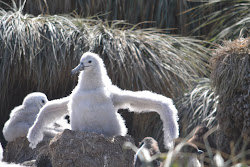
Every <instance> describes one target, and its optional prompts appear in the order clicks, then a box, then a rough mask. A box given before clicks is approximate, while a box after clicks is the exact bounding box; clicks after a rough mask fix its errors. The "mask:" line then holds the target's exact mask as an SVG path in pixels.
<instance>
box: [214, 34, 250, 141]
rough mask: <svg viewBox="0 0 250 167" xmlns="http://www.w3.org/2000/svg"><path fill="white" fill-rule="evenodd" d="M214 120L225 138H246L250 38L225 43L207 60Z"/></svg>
mask: <svg viewBox="0 0 250 167" xmlns="http://www.w3.org/2000/svg"><path fill="white" fill-rule="evenodd" d="M211 65H212V74H211V80H212V85H213V87H214V88H215V94H216V95H218V101H219V103H218V106H217V115H216V118H217V121H218V124H219V126H220V130H222V131H223V132H224V134H225V136H226V137H227V138H230V140H231V141H234V142H235V143H236V142H237V141H238V139H239V136H241V137H242V138H243V140H244V141H247V142H249V141H250V131H249V128H250V105H249V102H250V38H240V39H237V40H235V41H232V42H231V41H230V42H226V43H225V44H224V46H223V47H221V48H219V49H217V50H216V52H215V56H214V57H213V59H212V60H211Z"/></svg>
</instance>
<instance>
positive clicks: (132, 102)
mask: <svg viewBox="0 0 250 167" xmlns="http://www.w3.org/2000/svg"><path fill="white" fill-rule="evenodd" d="M110 91H111V94H112V101H113V104H114V106H115V108H116V109H121V108H123V109H129V110H130V111H134V112H147V111H148V112H149V111H155V112H157V113H158V114H159V115H160V117H161V120H162V121H163V131H164V144H165V146H166V147H167V148H172V147H173V141H174V139H175V138H177V137H178V136H179V126H178V123H177V121H178V115H177V109H176V108H175V106H174V105H173V102H172V100H171V99H170V98H167V97H165V96H162V95H160V94H156V93H153V92H150V91H137V92H133V91H128V90H121V89H119V88H117V87H116V86H112V87H111V89H110Z"/></svg>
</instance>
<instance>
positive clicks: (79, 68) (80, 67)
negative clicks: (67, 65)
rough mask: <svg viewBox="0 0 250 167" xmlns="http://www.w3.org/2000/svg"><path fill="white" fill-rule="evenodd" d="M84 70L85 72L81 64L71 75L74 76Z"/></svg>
mask: <svg viewBox="0 0 250 167" xmlns="http://www.w3.org/2000/svg"><path fill="white" fill-rule="evenodd" d="M82 70H84V64H79V65H78V66H76V67H75V68H74V69H73V70H71V75H74V74H76V73H78V72H80V71H82Z"/></svg>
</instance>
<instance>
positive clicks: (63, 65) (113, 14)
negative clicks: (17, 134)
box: [0, 0, 250, 148]
mask: <svg viewBox="0 0 250 167" xmlns="http://www.w3.org/2000/svg"><path fill="white" fill-rule="evenodd" d="M0 7H1V11H0V48H1V53H0V68H1V70H0V72H1V75H0V91H1V93H0V94H1V97H0V103H1V106H0V115H1V121H0V127H1V128H2V127H3V125H4V122H5V121H6V120H7V119H8V116H9V112H10V111H11V110H12V109H13V108H14V107H15V106H17V105H20V104H21V103H22V99H23V97H25V96H26V95H27V94H28V93H30V92H32V91H41V92H44V93H46V95H47V96H48V98H49V99H50V100H51V99H56V98H60V97H64V96H67V95H69V94H70V93H71V90H72V89H73V88H74V87H75V85H76V83H77V77H71V76H70V72H69V71H70V70H71V69H72V68H73V67H74V66H75V65H76V64H77V63H78V61H79V58H80V56H81V54H82V53H83V52H85V51H88V50H90V51H94V52H96V53H98V54H99V55H100V56H101V57H102V58H103V59H104V61H105V64H106V66H107V69H108V74H109V76H110V78H111V79H112V81H113V83H114V84H116V85H118V86H119V87H121V88H123V89H130V90H135V91H136V90H143V89H147V90H152V91H154V92H157V93H161V94H164V95H166V96H168V97H171V98H173V99H174V101H175V102H176V105H177V108H178V110H179V116H180V118H181V119H180V126H181V131H180V133H181V134H180V135H181V136H186V135H187V134H188V133H189V132H191V131H192V130H193V129H194V128H195V127H196V126H197V125H200V124H203V125H206V126H208V127H210V128H211V127H214V126H215V125H217V121H216V118H215V117H216V107H217V105H216V104H217V96H216V94H215V93H214V89H213V87H212V86H211V81H210V73H211V68H210V65H209V61H210V59H211V57H213V54H212V53H213V51H214V49H217V48H218V46H219V45H220V44H222V41H224V40H235V39H238V38H240V37H247V36H248V34H249V27H250V10H249V8H250V0H237V1H236V0H207V1H204V0H202V1H201V0H126V1H125V0H101V1H100V0H75V1H72V0H51V1H46V0H27V1H26V0H22V1H20V0H15V1H11V0H2V1H1V3H0ZM120 112H121V113H122V115H123V116H124V118H125V119H126V124H127V126H128V128H129V134H130V135H132V136H133V137H134V138H135V141H136V143H138V142H139V141H141V140H142V139H143V138H144V137H145V136H152V137H154V138H155V139H157V141H158V142H159V143H160V147H161V148H163V145H162V130H161V127H162V125H161V121H160V119H159V116H158V115H157V114H153V113H150V114H140V115H136V114H133V113H128V112H126V111H120ZM182 127H187V128H185V129H184V130H182ZM1 143H5V142H4V139H3V136H2V134H1Z"/></svg>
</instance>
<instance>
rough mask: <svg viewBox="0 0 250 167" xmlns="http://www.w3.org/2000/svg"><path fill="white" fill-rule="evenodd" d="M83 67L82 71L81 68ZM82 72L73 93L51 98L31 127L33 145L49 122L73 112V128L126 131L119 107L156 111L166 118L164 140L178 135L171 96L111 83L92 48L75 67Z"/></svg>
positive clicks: (167, 141)
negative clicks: (134, 90)
mask: <svg viewBox="0 0 250 167" xmlns="http://www.w3.org/2000/svg"><path fill="white" fill-rule="evenodd" d="M80 71H81V72H80ZM77 72H80V74H79V80H78V84H77V86H76V87H75V88H74V90H73V91H72V93H71V95H70V96H68V97H65V98H62V99H58V100H53V101H50V102H48V103H47V104H46V105H45V106H44V107H43V108H42V109H41V111H40V113H39V115H38V117H37V120H36V121H35V123H34V125H33V126H32V127H31V128H30V130H29V133H28V136H27V137H28V140H29V142H30V146H32V147H36V144H37V143H39V142H40V141H41V140H42V137H43V136H42V131H43V129H44V127H45V125H46V124H50V123H53V122H54V121H55V120H56V119H57V118H58V117H60V116H62V115H63V114H66V113H68V112H69V113H70V119H71V120H70V122H71V129H72V130H79V131H87V132H96V133H100V134H104V135H106V136H114V135H126V134H127V128H126V126H125V123H124V120H123V118H122V117H121V116H120V114H119V113H118V112H117V111H118V109H129V110H130V111H134V112H139V113H140V112H152V111H153V112H157V113H158V114H159V115H160V117H161V119H162V121H163V130H164V143H165V146H166V147H167V148H171V147H173V141H174V139H175V138H177V137H178V135H179V128H178V123H177V121H178V116H177V110H176V108H175V106H174V105H173V102H172V100H171V99H169V98H167V97H165V96H162V95H159V94H156V93H153V92H150V91H138V92H133V91H128V90H122V89H120V88H118V87H117V86H115V85H112V83H111V80H110V78H109V77H108V75H107V72H106V68H105V66H104V63H103V61H102V59H101V58H100V57H99V56H98V55H96V54H94V53H90V52H86V53H84V54H83V56H82V57H81V60H80V64H79V65H78V66H77V67H76V68H75V69H73V70H72V73H73V74H75V73H77Z"/></svg>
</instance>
